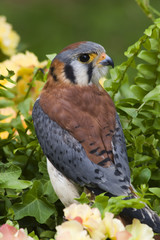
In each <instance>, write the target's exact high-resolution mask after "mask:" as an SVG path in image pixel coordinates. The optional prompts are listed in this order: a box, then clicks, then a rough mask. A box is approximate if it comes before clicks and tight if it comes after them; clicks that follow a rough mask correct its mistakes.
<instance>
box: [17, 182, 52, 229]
mask: <svg viewBox="0 0 160 240" xmlns="http://www.w3.org/2000/svg"><path fill="white" fill-rule="evenodd" d="M43 191H44V187H43V184H42V183H41V182H40V181H38V180H37V181H34V183H33V186H32V189H30V190H29V191H28V192H27V193H26V194H25V195H24V196H23V203H18V204H14V205H13V207H12V208H13V210H14V213H15V220H19V219H22V218H24V217H27V216H32V217H35V218H36V220H37V221H38V222H39V223H41V224H43V223H45V222H46V221H47V219H48V218H49V217H50V216H51V215H52V214H56V209H55V206H54V205H53V204H49V203H48V202H47V201H46V199H45V198H44V197H43Z"/></svg>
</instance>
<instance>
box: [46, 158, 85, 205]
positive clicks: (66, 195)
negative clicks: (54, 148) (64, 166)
mask: <svg viewBox="0 0 160 240" xmlns="http://www.w3.org/2000/svg"><path fill="white" fill-rule="evenodd" d="M47 169H48V173H49V177H50V180H51V183H52V186H53V188H54V191H55V193H56V194H57V196H58V197H59V199H60V200H61V202H62V203H63V204H64V206H69V205H70V204H72V203H74V202H76V200H74V199H75V198H79V197H80V194H79V191H78V186H77V185H76V184H74V183H73V182H71V181H70V180H68V179H67V178H66V177H65V176H64V175H63V174H62V173H61V172H59V171H58V170H57V169H56V168H55V167H54V166H53V165H52V164H51V162H50V161H49V160H48V159H47Z"/></svg>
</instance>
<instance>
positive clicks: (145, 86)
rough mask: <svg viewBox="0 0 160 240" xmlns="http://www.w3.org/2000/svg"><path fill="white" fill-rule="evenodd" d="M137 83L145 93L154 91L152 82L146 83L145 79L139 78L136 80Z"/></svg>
mask: <svg viewBox="0 0 160 240" xmlns="http://www.w3.org/2000/svg"><path fill="white" fill-rule="evenodd" d="M135 83H136V84H137V85H139V86H140V87H141V88H142V89H144V90H145V91H148V92H149V91H151V90H152V89H153V86H154V83H151V82H150V81H146V79H145V78H143V77H139V76H137V77H136V78H135Z"/></svg>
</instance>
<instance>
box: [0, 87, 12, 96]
mask: <svg viewBox="0 0 160 240" xmlns="http://www.w3.org/2000/svg"><path fill="white" fill-rule="evenodd" d="M0 96H2V97H5V98H14V97H15V95H14V94H13V93H12V92H11V91H9V90H6V89H2V88H0Z"/></svg>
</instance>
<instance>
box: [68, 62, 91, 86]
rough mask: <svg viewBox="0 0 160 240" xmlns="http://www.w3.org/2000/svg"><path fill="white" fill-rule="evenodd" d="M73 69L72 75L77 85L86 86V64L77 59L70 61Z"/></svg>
mask: <svg viewBox="0 0 160 240" xmlns="http://www.w3.org/2000/svg"><path fill="white" fill-rule="evenodd" d="M71 65H72V67H73V70H74V75H75V78H76V80H75V81H76V83H77V84H78V85H79V86H87V85H88V73H87V71H88V66H87V65H85V64H82V63H81V62H79V61H73V62H72V63H71Z"/></svg>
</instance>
